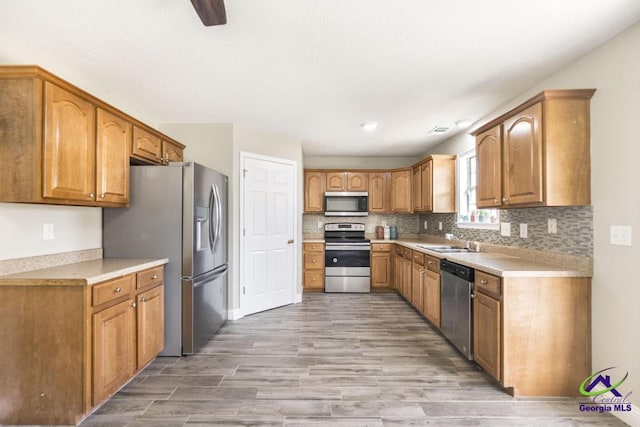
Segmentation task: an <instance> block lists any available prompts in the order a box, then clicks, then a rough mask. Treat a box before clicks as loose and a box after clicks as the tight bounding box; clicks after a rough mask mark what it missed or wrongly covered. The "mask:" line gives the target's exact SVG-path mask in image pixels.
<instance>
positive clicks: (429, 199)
mask: <svg viewBox="0 0 640 427" xmlns="http://www.w3.org/2000/svg"><path fill="white" fill-rule="evenodd" d="M420 177H421V179H422V181H421V192H422V197H421V201H422V204H421V208H422V211H423V212H431V211H433V179H432V177H433V160H427V161H426V162H424V163H423V164H422V168H421V171H420Z"/></svg>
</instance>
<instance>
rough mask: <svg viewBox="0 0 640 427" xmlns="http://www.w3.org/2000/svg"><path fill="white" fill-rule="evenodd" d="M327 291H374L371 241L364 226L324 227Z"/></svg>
mask: <svg viewBox="0 0 640 427" xmlns="http://www.w3.org/2000/svg"><path fill="white" fill-rule="evenodd" d="M324 241H325V252H324V254H325V255H324V267H325V279H324V291H325V292H360V293H368V292H370V291H371V261H370V259H371V258H370V252H371V242H370V241H369V239H367V238H365V236H364V224H358V223H355V224H354V223H344V222H343V223H331V224H325V226H324Z"/></svg>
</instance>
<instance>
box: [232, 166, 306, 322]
mask: <svg viewBox="0 0 640 427" xmlns="http://www.w3.org/2000/svg"><path fill="white" fill-rule="evenodd" d="M242 163H243V166H242V167H243V172H244V179H243V181H242V182H243V189H242V192H243V209H242V210H243V211H242V216H243V228H244V230H243V231H242V234H243V236H242V239H243V241H242V246H243V250H242V252H243V254H242V260H241V265H242V276H241V283H240V286H241V290H240V292H241V294H242V295H241V299H240V301H241V309H242V313H243V314H244V315H247V314H252V313H256V312H259V311H264V310H268V309H271V308H275V307H280V306H283V305H286V304H291V303H293V297H294V283H295V280H294V278H295V264H294V255H295V251H294V247H295V245H294V238H295V204H294V203H295V170H296V167H295V163H292V162H289V161H284V160H283V161H280V160H278V159H270V158H264V157H261V156H256V157H253V155H248V154H246V155H244V156H243V162H242Z"/></svg>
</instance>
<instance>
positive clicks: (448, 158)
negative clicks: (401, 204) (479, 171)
mask: <svg viewBox="0 0 640 427" xmlns="http://www.w3.org/2000/svg"><path fill="white" fill-rule="evenodd" d="M413 174H414V175H413V182H414V195H413V202H414V204H413V209H414V211H416V212H432V213H452V212H455V211H456V156H454V155H445V154H437V155H435V154H434V155H431V156H429V157H427V158H426V159H424V160H422V161H421V162H420V163H418V164H416V165H414V166H413ZM416 183H418V184H416ZM416 185H418V186H417V187H416ZM416 193H419V195H417V194H416Z"/></svg>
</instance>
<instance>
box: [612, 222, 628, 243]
mask: <svg viewBox="0 0 640 427" xmlns="http://www.w3.org/2000/svg"><path fill="white" fill-rule="evenodd" d="M609 243H610V244H612V245H616V246H631V227H630V226H628V225H612V226H611V227H610V228H609Z"/></svg>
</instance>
